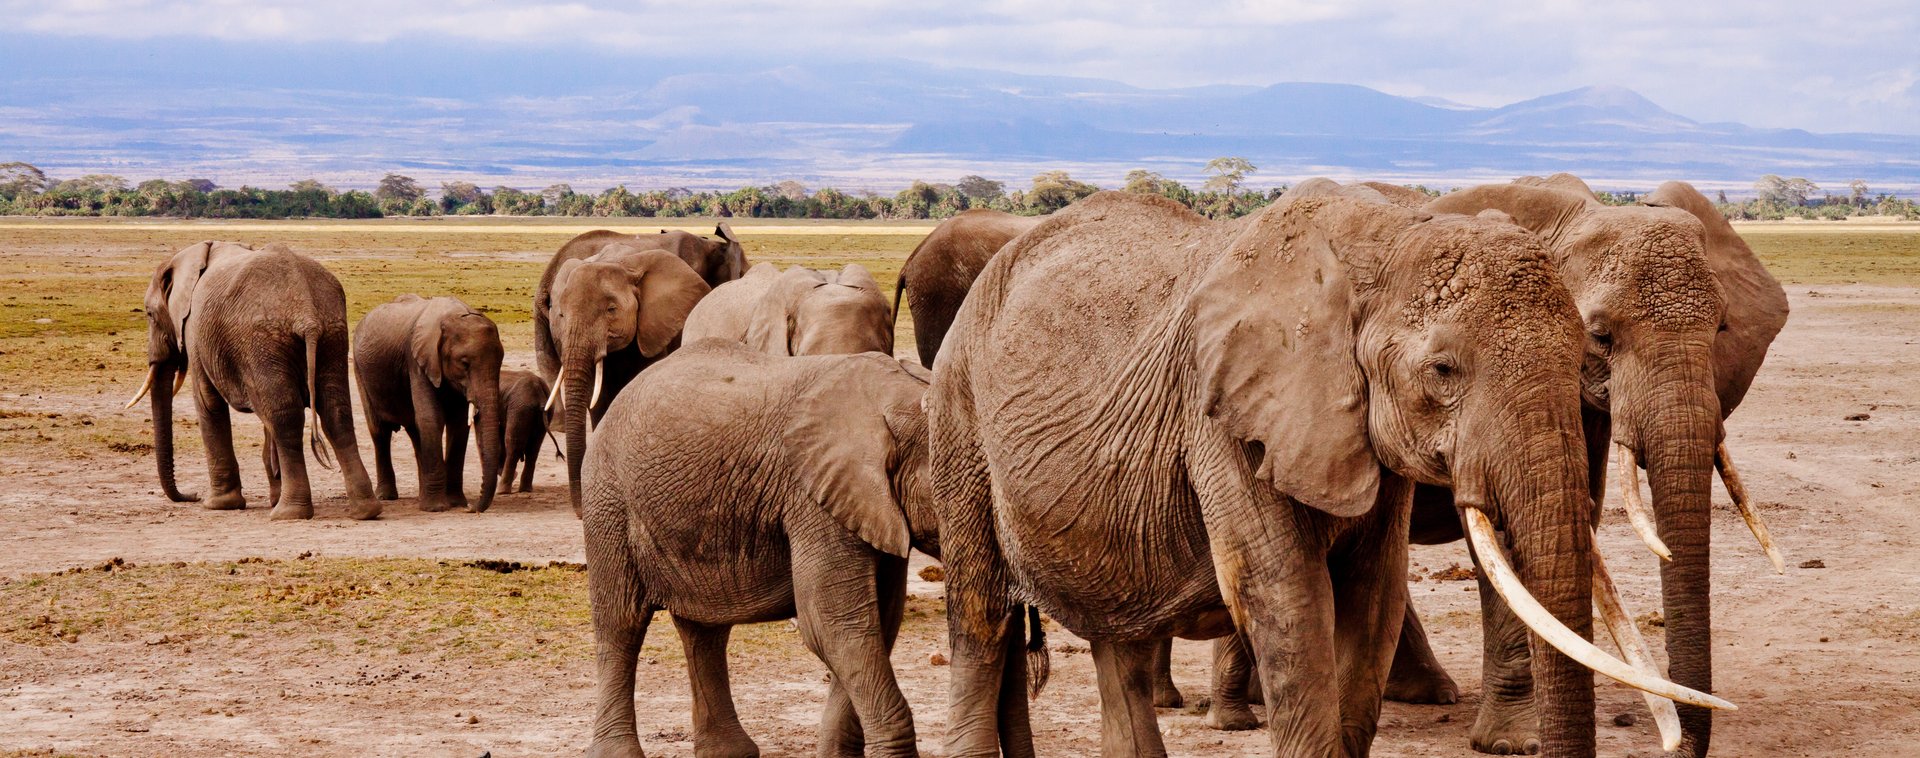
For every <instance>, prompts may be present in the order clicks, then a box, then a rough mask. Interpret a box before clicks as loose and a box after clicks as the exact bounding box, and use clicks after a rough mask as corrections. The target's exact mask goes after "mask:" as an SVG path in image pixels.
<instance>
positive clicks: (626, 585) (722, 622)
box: [584, 339, 939, 758]
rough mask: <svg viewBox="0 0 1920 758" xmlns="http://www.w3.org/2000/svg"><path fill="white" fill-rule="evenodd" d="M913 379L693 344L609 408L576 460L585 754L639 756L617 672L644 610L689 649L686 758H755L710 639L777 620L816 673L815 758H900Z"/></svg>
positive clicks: (925, 502) (913, 530) (923, 482)
mask: <svg viewBox="0 0 1920 758" xmlns="http://www.w3.org/2000/svg"><path fill="white" fill-rule="evenodd" d="M917 370H918V369H917V368H914V369H909V368H908V367H906V366H904V365H902V364H901V363H899V362H896V361H894V360H893V359H891V358H888V357H886V356H882V355H876V354H872V353H865V354H860V355H850V356H849V355H833V356H814V357H797V358H789V357H779V356H770V355H766V354H764V353H759V352H756V351H752V350H748V349H746V348H745V347H742V346H741V345H739V344H737V343H731V342H728V341H725V340H717V339H710V340H703V341H701V342H698V343H694V344H692V345H688V346H686V347H684V348H682V349H680V350H679V351H678V352H676V353H674V355H673V356H672V357H670V358H667V359H666V360H663V361H661V362H659V363H658V364H655V365H654V366H652V367H651V368H649V369H647V370H646V371H645V372H643V373H641V375H640V376H639V378H637V379H635V380H634V384H635V386H636V389H635V391H632V392H625V393H622V394H621V395H620V396H619V397H618V398H615V399H614V401H613V405H612V406H611V407H610V408H608V410H607V415H606V418H605V423H603V424H601V425H600V427H599V428H598V429H597V430H596V431H595V432H594V439H593V444H592V446H591V447H589V448H588V452H587V460H586V461H585V481H584V491H585V503H584V506H585V509H586V511H585V515H584V518H585V528H586V540H587V542H586V544H587V572H588V573H587V581H588V590H589V595H590V596H591V598H592V603H593V629H594V638H595V644H596V646H597V648H598V656H597V657H598V660H599V672H598V679H599V685H598V686H599V706H598V711H597V714H596V716H595V719H594V727H593V734H594V741H593V745H592V747H591V748H589V749H588V751H587V754H588V755H589V756H595V757H597V758H608V757H610V756H623V757H629V758H631V757H637V756H641V755H644V753H643V751H642V750H641V747H640V739H639V737H638V733H637V732H636V730H635V725H634V711H633V687H634V663H635V661H636V658H637V656H638V654H639V651H640V645H641V642H642V641H643V640H644V638H645V636H646V633H647V626H648V623H649V621H650V620H651V619H652V618H653V613H654V611H655V610H658V609H665V610H667V611H669V612H670V613H672V615H673V623H674V626H675V628H676V629H677V630H678V631H679V633H680V640H681V644H682V645H683V646H684V648H685V650H686V657H687V668H688V674H689V676H690V678H691V679H692V685H693V701H694V705H693V721H694V724H693V726H694V738H693V739H694V752H695V754H697V755H702V756H750V755H758V754H759V751H758V748H757V747H756V746H755V745H754V743H753V741H752V740H751V739H750V738H748V737H747V735H746V732H745V731H743V730H742V729H741V727H740V721H739V718H738V717H737V716H736V715H735V713H734V708H733V702H732V695H731V694H730V690H729V684H728V681H727V663H726V645H727V635H728V632H729V629H730V627H732V626H733V625H735V624H747V623H754V622H763V621H774V620H778V619H783V618H797V619H798V623H799V627H800V635H801V638H802V639H803V640H804V641H805V642H806V645H807V648H808V649H809V650H812V651H813V653H814V654H815V655H817V656H819V657H820V659H821V660H823V661H825V662H826V664H827V668H828V669H829V670H831V671H832V672H833V685H832V690H831V692H830V694H829V696H828V704H827V710H826V715H825V717H824V719H823V720H822V722H821V731H820V754H821V755H855V756H857V755H862V754H863V751H864V754H866V755H914V754H915V746H914V729H913V717H912V714H911V713H910V712H909V710H908V707H907V702H906V700H905V699H904V698H902V697H901V694H900V689H899V686H898V684H897V683H896V682H895V680H894V674H893V669H892V667H891V666H890V665H889V663H888V655H889V653H890V652H891V650H892V648H893V642H894V636H895V634H896V633H897V632H898V631H899V627H900V619H901V612H902V609H903V606H904V603H905V598H906V557H907V549H908V547H909V546H912V547H918V548H920V549H921V550H923V551H927V552H930V553H932V552H937V551H938V549H939V547H938V542H937V540H938V531H937V526H936V522H935V520H934V519H935V517H934V516H933V510H932V506H931V503H930V501H929V500H930V497H931V492H930V488H929V484H928V480H927V454H926V424H925V416H924V414H923V413H922V411H921V408H920V400H921V397H922V396H923V395H924V394H925V393H926V388H927V385H926V381H925V380H924V379H922V378H921V377H920V376H919V375H915V374H914V373H912V372H913V371H917ZM663 461H671V462H672V465H663V463H662V462H663Z"/></svg>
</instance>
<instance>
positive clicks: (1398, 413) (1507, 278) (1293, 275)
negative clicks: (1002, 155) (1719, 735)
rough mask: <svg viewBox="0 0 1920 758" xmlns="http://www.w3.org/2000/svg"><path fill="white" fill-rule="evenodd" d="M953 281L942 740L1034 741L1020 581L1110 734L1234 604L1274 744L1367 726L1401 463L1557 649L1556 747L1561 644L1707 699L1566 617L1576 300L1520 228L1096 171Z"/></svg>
mask: <svg viewBox="0 0 1920 758" xmlns="http://www.w3.org/2000/svg"><path fill="white" fill-rule="evenodd" d="M973 289H974V291H973V292H972V293H971V295H970V296H969V297H968V298H967V301H966V303H965V304H964V305H963V306H962V307H961V309H960V313H959V314H958V316H957V318H956V321H955V323H954V326H953V331H952V337H951V340H952V341H951V347H949V348H947V349H946V352H945V357H944V358H942V359H941V361H940V363H939V365H938V367H937V368H936V369H935V381H934V386H933V390H932V394H931V395H930V397H929V398H928V414H929V424H930V426H931V429H932V433H933V438H932V445H933V460H934V468H935V472H934V486H935V492H936V495H937V497H938V499H939V504H940V508H941V509H942V512H941V550H942V553H943V558H944V560H945V561H946V566H947V580H948V587H947V611H948V618H947V621H948V633H949V640H950V644H951V649H952V657H953V668H952V679H951V690H950V696H949V700H950V704H951V708H952V713H951V716H950V718H949V719H948V724H949V730H948V745H947V747H948V749H947V755H950V756H991V755H997V754H999V753H1000V752H1001V750H1002V749H1003V748H1004V749H1005V750H1006V751H1007V753H1008V754H1010V755H1031V754H1032V750H1033V748H1032V744H1031V742H1032V738H1031V732H1030V730H1029V729H1028V727H1027V725H1026V724H1025V723H1024V721H1025V717H1024V714H1025V712H1024V704H1023V703H1021V702H1019V701H1020V699H1021V697H1022V695H1023V694H1024V693H1022V692H1021V691H1020V688H1019V687H1018V686H1017V682H1018V681H1019V680H1020V678H1021V675H1022V674H1023V673H1024V672H1023V669H1024V660H1023V658H1022V656H1020V655H1018V654H1016V651H1017V649H1018V645H1019V639H1018V638H1019V633H1018V632H1019V630H1020V626H1021V620H1022V615H1021V614H1020V613H1019V612H1018V610H1019V609H1018V608H1017V607H1016V605H1015V604H1016V603H1029V604H1035V605H1038V606H1039V607H1040V608H1041V609H1043V610H1045V611H1046V612H1048V614H1049V615H1052V616H1053V617H1054V618H1055V619H1056V620H1058V621H1059V622H1060V623H1061V624H1063V625H1064V626H1066V627H1067V628H1068V629H1070V630H1072V631H1073V632H1075V633H1076V634H1079V635H1081V636H1083V637H1085V638H1087V639H1089V640H1090V641H1091V642H1092V644H1093V657H1094V663H1095V667H1096V670H1097V674H1098V681H1099V689H1100V694H1101V701H1102V712H1103V719H1102V749H1103V752H1104V754H1106V755H1110V756H1120V755H1129V756H1132V755H1165V748H1164V747H1163V745H1162V744H1161V741H1160V737H1159V732H1158V729H1157V727H1156V726H1155V723H1154V719H1155V716H1154V711H1153V707H1152V703H1151V691H1150V690H1151V687H1150V685H1149V683H1148V678H1149V677H1147V676H1146V674H1145V672H1146V671H1147V670H1148V668H1147V664H1148V663H1149V662H1150V660H1151V656H1152V650H1153V648H1154V647H1155V642H1154V641H1155V640H1158V639H1164V638H1167V637H1171V636H1198V637H1217V636H1221V635H1223V634H1226V633H1227V632H1229V631H1230V630H1231V629H1233V628H1234V627H1236V626H1237V627H1238V628H1239V629H1241V630H1243V631H1244V632H1245V634H1246V635H1247V638H1248V639H1249V640H1250V643H1251V645H1252V647H1253V649H1254V650H1256V651H1257V659H1258V667H1259V675H1260V678H1261V680H1262V684H1263V685H1264V686H1263V689H1264V691H1265V694H1266V702H1267V708H1268V711H1269V717H1270V718H1269V721H1270V723H1271V724H1272V725H1273V726H1272V730H1271V735H1272V740H1273V749H1274V752H1275V754H1277V755H1313V756H1320V755H1337V754H1347V755H1363V754H1365V753H1366V751H1367V749H1368V745H1369V744H1370V743H1371V740H1372V737H1373V732H1374V729H1375V726H1376V722H1377V719H1378V714H1379V703H1380V695H1381V690H1382V689H1383V688H1384V686H1385V683H1386V674H1387V666H1388V664H1389V662H1390V660H1391V657H1392V652H1393V647H1394V643H1395V640H1396V638H1397V635H1398V631H1399V629H1398V627H1399V624H1400V619H1401V617H1402V613H1403V609H1402V606H1403V597H1404V594H1403V592H1402V588H1401V585H1402V584H1403V583H1404V581H1405V576H1406V573H1405V572H1406V544H1407V542H1406V529H1407V517H1408V512H1409V510H1410V508H1411V505H1410V496H1411V491H1412V487H1413V484H1414V483H1415V482H1425V483H1434V484H1449V485H1454V486H1457V487H1458V489H1459V491H1460V492H1461V493H1463V495H1462V497H1461V498H1460V499H1459V508H1460V511H1461V514H1462V515H1463V517H1464V518H1466V519H1467V520H1468V521H1469V523H1470V524H1471V525H1472V527H1473V529H1472V531H1473V535H1474V537H1475V540H1476V544H1477V545H1480V546H1483V547H1484V548H1486V550H1488V551H1490V552H1491V555H1490V556H1489V559H1490V563H1493V564H1494V565H1495V567H1496V568H1504V569H1505V571H1503V572H1496V573H1495V577H1496V579H1497V581H1496V582H1495V589H1496V590H1498V591H1500V592H1501V593H1503V594H1505V595H1506V596H1508V597H1509V598H1511V599H1512V600H1514V601H1515V603H1516V605H1517V606H1518V607H1521V608H1523V609H1524V611H1523V613H1522V616H1523V617H1524V618H1525V619H1526V620H1527V621H1528V623H1529V625H1530V626H1532V627H1533V628H1534V629H1536V630H1537V631H1538V632H1539V634H1540V635H1541V636H1542V637H1543V638H1544V639H1546V640H1548V641H1550V642H1552V643H1553V644H1554V645H1556V646H1557V647H1558V648H1559V650H1562V651H1565V653H1566V654H1564V655H1563V654H1562V653H1561V652H1550V653H1547V654H1544V655H1542V656H1541V659H1540V660H1539V661H1538V662H1537V666H1536V674H1537V676H1538V679H1539V682H1540V687H1539V690H1540V692H1541V693H1542V695H1543V697H1544V703H1545V708H1544V713H1543V719H1542V721H1543V724H1544V727H1545V729H1544V737H1545V740H1546V741H1547V745H1548V749H1549V750H1551V751H1552V752H1553V753H1554V754H1556V755H1589V756H1590V755H1593V752H1594V723H1593V708H1594V705H1593V680H1592V675H1591V673H1590V672H1589V671H1588V670H1587V668H1586V666H1592V667H1593V668H1594V669H1596V670H1599V671H1602V672H1603V673H1606V674H1608V675H1609V676H1614V677H1617V678H1620V679H1622V680H1624V681H1629V682H1631V683H1633V684H1635V686H1640V687H1645V688H1651V689H1655V690H1658V691H1661V692H1663V693H1666V694H1668V695H1669V696H1674V697H1685V698H1689V699H1692V700H1693V701H1695V702H1701V703H1718V702H1720V701H1717V700H1716V699H1713V698H1712V697H1711V696H1707V695H1703V694H1701V693H1695V692H1691V691H1688V690H1685V689H1684V688H1680V687H1677V686H1676V685H1673V684H1671V683H1668V682H1664V681H1661V680H1659V679H1658V678H1657V677H1654V676H1651V675H1648V674H1646V673H1644V672H1642V671H1640V670H1638V669H1634V668H1632V667H1631V666H1628V665H1627V664H1625V663H1621V662H1620V661H1618V660H1616V659H1614V658H1612V657H1610V656H1608V655H1606V654H1605V653H1602V652H1600V651H1599V649H1598V648H1595V647H1593V646H1592V644H1591V643H1588V642H1586V638H1587V637H1588V636H1589V634H1590V628H1591V624H1592V614H1591V611H1590V605H1589V604H1590V603H1592V602H1593V600H1594V595H1593V594H1592V589H1593V588H1592V579H1593V574H1592V572H1593V571H1594V570H1595V568H1596V566H1597V565H1598V564H1596V563H1594V562H1593V561H1592V560H1591V559H1592V555H1593V553H1592V550H1593V547H1592V531H1591V529H1592V524H1591V520H1592V510H1591V508H1590V507H1589V503H1588V496H1587V491H1586V484H1587V483H1586V466H1585V458H1584V451H1583V450H1582V448H1581V446H1580V444H1579V440H1580V415H1579V411H1580V396H1579V392H1580V387H1579V373H1578V367H1579V353H1580V330H1579V321H1578V317H1577V314H1576V311H1575V309H1574V306H1573V303H1572V300H1571V298H1570V297H1569V296H1568V294H1567V292H1566V289H1565V287H1564V285H1562V284H1561V283H1560V281H1559V275H1558V273H1557V272H1556V271H1554V270H1553V269H1552V265H1551V264H1550V263H1549V262H1548V260H1547V256H1546V254H1545V252H1544V251H1543V250H1542V249H1541V246H1540V244H1539V242H1538V241H1537V239H1535V238H1534V237H1533V236H1532V235H1529V234H1527V233H1526V232H1525V231H1524V230H1521V229H1517V228H1514V227H1512V226H1511V225H1507V224H1503V223H1498V222H1495V221H1490V220H1485V219H1478V218H1473V217H1467V216H1441V217H1429V216H1425V215H1421V214H1416V213H1415V212H1413V211H1411V210H1408V209H1404V208H1399V207H1396V206H1392V205H1387V204H1381V203H1369V202H1363V201H1359V200H1355V199H1351V198H1342V197H1318V198H1301V199H1298V200H1295V201H1291V202H1283V203H1280V204H1276V205H1275V206H1273V207H1270V208H1268V209H1266V210H1264V211H1262V212H1261V213H1260V214H1259V215H1257V216H1255V217H1252V218H1249V219H1243V220H1240V221H1234V222H1211V221H1208V220H1206V219H1204V218H1202V217H1200V216H1199V215H1197V214H1194V213H1193V212H1192V211H1190V210H1188V209H1186V208H1184V207H1182V206H1179V205H1177V204H1175V203H1172V202H1170V201H1167V200H1164V199H1162V198H1157V197H1142V196H1130V195H1127V194H1124V193H1100V194H1097V195H1094V196H1093V197H1091V198H1089V199H1087V200H1084V201H1081V202H1080V203H1078V204H1076V205H1074V206H1072V207H1070V208H1069V209H1067V210H1066V211H1063V212H1061V213H1059V214H1056V215H1055V216H1054V217H1053V218H1051V219H1049V220H1048V221H1045V222H1043V223H1041V224H1040V225H1039V226H1038V227H1036V228H1035V229H1033V230H1032V231H1030V232H1028V233H1027V234H1025V235H1022V236H1021V237H1020V238H1018V239H1016V240H1015V241H1013V242H1012V243H1009V244H1008V246H1007V247H1005V248H1004V249H1003V250H1002V251H1001V252H1000V253H999V254H998V255H996V256H995V257H994V258H993V260H992V261H990V262H989V263H988V265H987V268H986V269H985V270H984V271H983V272H982V273H981V275H980V277H979V280H978V281H977V282H976V283H975V286H974V288H973ZM1496 524H1497V525H1498V526H1497V527H1496ZM1496 528H1499V529H1502V530H1504V538H1503V537H1502V536H1501V535H1500V534H1497V533H1496V531H1495V530H1496ZM1507 550H1511V552H1513V553H1514V555H1515V556H1516V557H1517V558H1518V562H1519V575H1518V576H1516V575H1515V574H1514V573H1513V572H1512V569H1511V568H1510V567H1507V564H1506V563H1505V552H1506V551H1507ZM1536 597H1538V600H1536V599H1535V598H1536ZM1229 617H1231V621H1230V620H1229ZM1569 656H1573V657H1569ZM1576 657H1577V660H1578V662H1576Z"/></svg>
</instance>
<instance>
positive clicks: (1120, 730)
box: [1090, 640, 1167, 758]
mask: <svg viewBox="0 0 1920 758" xmlns="http://www.w3.org/2000/svg"><path fill="white" fill-rule="evenodd" d="M1090 645H1091V646H1092V648H1093V668H1094V673H1095V679H1096V681H1097V682H1098V684H1099V688H1100V754H1101V755H1103V756H1106V757H1107V758H1123V757H1124V756H1164V755H1166V754H1167V746H1166V745H1165V744H1164V743H1162V742H1161V740H1160V723H1159V721H1158V717H1157V716H1156V715H1155V714H1154V711H1153V660H1154V657H1155V656H1156V655H1157V654H1158V653H1157V652H1156V651H1157V649H1158V648H1159V646H1160V641H1159V640H1144V641H1127V642H1109V641H1102V640H1093V641H1092V642H1091V643H1090Z"/></svg>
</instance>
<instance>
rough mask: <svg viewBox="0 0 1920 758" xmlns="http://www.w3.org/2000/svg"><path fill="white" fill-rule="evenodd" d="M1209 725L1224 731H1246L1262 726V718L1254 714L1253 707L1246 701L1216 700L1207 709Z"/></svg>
mask: <svg viewBox="0 0 1920 758" xmlns="http://www.w3.org/2000/svg"><path fill="white" fill-rule="evenodd" d="M1207 726H1208V727H1211V728H1213V729H1218V730H1220V731H1223V732H1244V731H1247V730H1249V729H1258V728H1260V718H1259V717H1258V716H1255V715H1253V709H1252V708H1250V707H1248V706H1247V704H1246V703H1232V704H1228V703H1222V702H1220V701H1217V700H1216V701H1214V703H1213V707H1211V708H1208V709H1207Z"/></svg>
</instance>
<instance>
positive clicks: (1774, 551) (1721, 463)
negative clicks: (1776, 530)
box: [1713, 442, 1787, 574]
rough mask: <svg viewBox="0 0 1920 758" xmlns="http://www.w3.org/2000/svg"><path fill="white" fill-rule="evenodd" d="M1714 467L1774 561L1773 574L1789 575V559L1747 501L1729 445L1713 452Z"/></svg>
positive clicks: (1762, 546) (1741, 516)
mask: <svg viewBox="0 0 1920 758" xmlns="http://www.w3.org/2000/svg"><path fill="white" fill-rule="evenodd" d="M1713 467H1714V468H1716V469H1719V470H1720V483H1721V484H1724V485H1726V486H1727V496H1728V497H1731V498H1733V505H1734V507H1736V508H1739V509H1740V518H1743V519H1746V520H1747V529H1749V530H1751V531H1752V532H1753V538H1754V539H1756V540H1759V541H1760V548H1761V549H1763V550H1765V551H1767V560H1769V561H1773V573H1776V574H1785V573H1787V559H1786V557H1785V556H1782V555H1781V554H1780V548H1779V547H1778V546H1776V545H1774V544H1773V535H1772V534H1769V533H1767V522H1765V521H1762V520H1761V519H1760V512H1759V511H1757V510H1754V508H1753V501H1752V500H1749V499H1747V486H1746V485H1745V484H1743V483H1741V481H1740V472H1739V471H1735V470H1734V468H1733V457H1732V456H1729V455H1727V443H1725V442H1722V443H1720V446H1719V447H1717V448H1714V450H1713Z"/></svg>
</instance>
